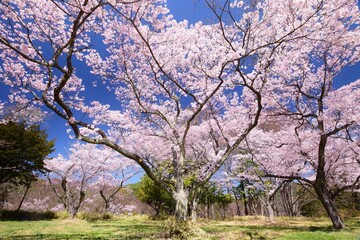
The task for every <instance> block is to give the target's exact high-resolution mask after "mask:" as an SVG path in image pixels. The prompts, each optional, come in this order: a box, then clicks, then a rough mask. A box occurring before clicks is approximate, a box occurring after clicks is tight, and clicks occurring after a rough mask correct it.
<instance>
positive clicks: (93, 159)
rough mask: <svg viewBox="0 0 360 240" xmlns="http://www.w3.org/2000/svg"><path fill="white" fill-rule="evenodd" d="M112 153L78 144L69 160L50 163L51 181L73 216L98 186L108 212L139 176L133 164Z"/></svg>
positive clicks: (56, 159)
mask: <svg viewBox="0 0 360 240" xmlns="http://www.w3.org/2000/svg"><path fill="white" fill-rule="evenodd" d="M109 150H110V149H104V147H97V146H96V145H91V144H80V143H75V144H74V145H73V146H72V147H71V148H70V152H69V156H68V157H67V158H66V157H64V156H62V155H59V156H57V157H56V158H53V159H51V160H48V161H47V168H48V169H49V170H51V173H50V174H49V175H48V180H49V182H50V184H51V185H52V188H53V190H54V192H55V194H56V196H57V197H58V198H59V199H60V201H61V202H62V203H63V206H64V208H65V209H66V210H67V211H68V212H69V213H70V214H71V216H72V217H74V216H75V215H76V214H77V213H78V211H79V209H80V207H81V206H82V204H83V202H84V200H85V197H86V192H87V191H89V189H94V188H95V186H96V187H97V188H96V189H98V191H99V192H100V195H101V197H102V199H103V200H104V202H105V211H108V210H109V208H110V204H111V202H112V200H113V199H114V197H115V195H116V194H117V193H118V192H119V191H120V189H121V188H122V186H123V183H124V182H125V181H126V180H128V179H129V178H131V177H132V176H133V175H134V174H135V173H134V172H131V171H130V169H131V167H132V166H133V164H131V163H129V161H127V162H126V161H122V160H121V159H120V158H121V155H119V154H118V153H116V152H114V151H109ZM125 164H127V165H125ZM131 170H132V169H131ZM119 173H120V174H121V175H120V177H119V176H118V175H117V174H119ZM125 173H126V174H125ZM109 181H111V182H110V183H109ZM109 184H111V185H109Z"/></svg>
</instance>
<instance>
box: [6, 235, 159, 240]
mask: <svg viewBox="0 0 360 240" xmlns="http://www.w3.org/2000/svg"><path fill="white" fill-rule="evenodd" d="M154 236H155V235H154V234H149V233H148V234H144V233H132V234H131V235H129V234H111V235H110V234H109V235H106V236H91V235H88V234H36V235H14V236H11V237H6V238H1V237H0V240H5V239H6V240H8V239H11V240H15V239H16V240H34V239H35V240H40V239H41V240H60V239H61V240H62V239H67V240H75V239H86V240H87V239H89V240H107V239H124V240H132V239H144V238H145V239H148V238H152V237H154Z"/></svg>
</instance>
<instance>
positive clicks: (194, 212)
mask: <svg viewBox="0 0 360 240" xmlns="http://www.w3.org/2000/svg"><path fill="white" fill-rule="evenodd" d="M198 202H199V193H198V190H197V189H195V190H194V193H193V197H192V202H191V209H190V215H191V221H193V222H196V221H197V217H198V216H197V209H198Z"/></svg>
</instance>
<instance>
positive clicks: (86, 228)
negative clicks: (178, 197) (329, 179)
mask: <svg viewBox="0 0 360 240" xmlns="http://www.w3.org/2000/svg"><path fill="white" fill-rule="evenodd" d="M163 225H164V222H163V221H152V220H149V218H148V217H147V216H131V217H128V216H126V217H125V216H124V217H119V218H117V219H112V220H105V221H104V220H103V221H95V222H88V221H85V220H79V219H65V220H60V219H55V220H44V221H1V222H0V239H161V237H160V236H163V235H162V234H160V233H161V230H162V227H163ZM346 225H347V228H346V229H345V230H343V231H333V230H332V228H331V222H330V221H329V220H328V219H326V218H302V217H299V218H276V222H275V223H269V222H268V221H267V220H266V218H264V217H238V218H234V219H231V220H227V221H212V220H211V221H208V220H200V221H199V226H200V227H201V228H202V229H203V230H205V231H206V233H207V238H204V237H202V238H201V239H225V240H227V239H228V240H233V239H234V240H235V239H245V240H246V239H259V240H260V239H262V240H268V239H269V240H270V239H279V240H303V239H306V240H311V239H324V240H332V239H333V240H360V218H353V219H351V220H347V221H346Z"/></svg>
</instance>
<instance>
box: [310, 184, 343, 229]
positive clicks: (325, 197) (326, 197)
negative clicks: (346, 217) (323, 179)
mask: <svg viewBox="0 0 360 240" xmlns="http://www.w3.org/2000/svg"><path fill="white" fill-rule="evenodd" d="M321 185H322V184H321ZM321 185H315V186H314V188H315V192H316V194H317V196H318V198H319V200H320V201H321V203H322V205H323V206H324V208H325V210H326V212H327V214H328V216H329V218H330V219H331V221H332V224H333V227H334V228H335V229H337V230H341V229H344V228H345V224H344V221H343V220H342V219H341V217H340V215H339V213H338V211H337V208H336V206H335V203H334V201H333V200H332V199H331V198H330V194H329V192H328V191H327V189H326V187H325V186H321Z"/></svg>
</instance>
